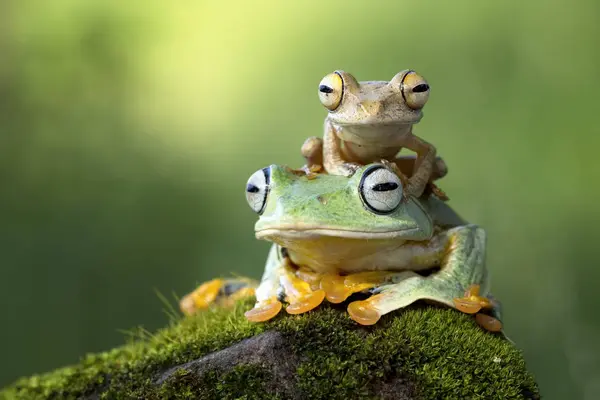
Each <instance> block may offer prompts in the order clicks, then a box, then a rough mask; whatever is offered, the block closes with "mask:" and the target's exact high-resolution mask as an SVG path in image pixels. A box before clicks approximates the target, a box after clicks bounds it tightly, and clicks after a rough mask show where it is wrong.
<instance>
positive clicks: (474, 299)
mask: <svg viewBox="0 0 600 400" xmlns="http://www.w3.org/2000/svg"><path fill="white" fill-rule="evenodd" d="M479 289H480V286H479V285H471V286H469V288H468V289H467V290H466V291H465V295H464V297H458V298H455V299H453V301H454V305H455V306H456V309H457V310H458V311H461V312H464V313H465V314H475V313H478V312H479V311H481V310H482V309H484V310H485V309H491V308H492V307H493V305H492V302H491V301H490V300H489V299H488V298H487V297H482V296H480V295H479Z"/></svg>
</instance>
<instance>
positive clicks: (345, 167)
mask: <svg viewBox="0 0 600 400" xmlns="http://www.w3.org/2000/svg"><path fill="white" fill-rule="evenodd" d="M360 167H362V165H360V164H357V163H351V162H346V163H343V164H339V165H337V166H336V167H335V170H334V175H343V176H345V177H348V178H349V177H351V176H352V175H354V173H355V172H356V171H357V170H358V169H359V168H360ZM330 173H331V172H330Z"/></svg>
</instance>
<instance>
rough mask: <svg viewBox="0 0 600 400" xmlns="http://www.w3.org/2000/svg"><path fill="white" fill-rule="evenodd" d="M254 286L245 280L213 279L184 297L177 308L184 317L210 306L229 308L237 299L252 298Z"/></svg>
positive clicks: (250, 281) (251, 282) (253, 283)
mask: <svg viewBox="0 0 600 400" xmlns="http://www.w3.org/2000/svg"><path fill="white" fill-rule="evenodd" d="M256 285H257V283H256V282H255V281H253V280H251V279H247V278H233V279H213V280H212V281H208V282H205V283H203V284H202V285H200V286H198V288H197V289H196V290H194V291H193V292H191V293H189V294H188V295H186V296H184V297H183V298H182V299H181V301H180V302H179V308H180V309H181V311H182V312H183V313H184V314H185V315H193V314H195V313H197V312H199V311H202V310H205V309H207V308H208V307H210V306H211V305H212V304H216V305H220V306H231V305H233V303H234V302H235V301H236V300H238V299H241V298H243V297H250V296H254V291H255V288H256Z"/></svg>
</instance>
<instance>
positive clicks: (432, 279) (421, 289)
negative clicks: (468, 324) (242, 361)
mask: <svg viewBox="0 0 600 400" xmlns="http://www.w3.org/2000/svg"><path fill="white" fill-rule="evenodd" d="M433 241H434V242H435V243H437V245H436V246H432V247H430V248H429V252H430V253H431V254H430V255H431V258H430V259H429V260H430V262H431V261H434V262H435V261H436V258H437V259H438V260H437V265H440V270H439V271H438V272H435V273H433V274H431V275H429V276H421V275H419V274H417V273H416V272H413V271H403V272H399V273H395V274H393V275H390V273H387V276H386V279H385V280H386V281H384V282H382V283H383V285H381V286H372V287H374V288H375V289H374V290H373V293H374V296H372V297H370V298H368V299H367V300H363V301H355V302H353V303H350V305H349V306H348V312H349V314H350V316H351V317H352V319H354V320H355V321H356V322H358V323H360V324H363V325H372V324H374V323H376V322H377V321H378V320H379V319H380V318H381V316H382V315H384V314H387V313H389V312H391V311H394V310H397V309H399V308H403V307H406V306H407V305H409V304H411V303H413V302H415V301H416V300H419V299H429V300H433V301H435V302H438V303H442V304H445V305H447V306H450V307H453V308H457V309H458V310H460V311H463V312H468V313H477V312H479V311H480V310H481V309H482V308H491V307H492V304H491V302H490V301H489V300H488V299H487V298H485V297H482V296H486V295H488V286H489V285H488V275H487V269H486V268H485V244H486V243H485V242H486V236H485V231H484V230H483V229H482V228H480V227H478V226H476V225H466V226H459V227H456V228H452V229H450V230H447V231H444V232H442V233H440V234H438V235H437V236H436V237H435V238H434V239H433ZM421 256H424V254H422V253H421ZM388 282H391V283H388ZM469 291H471V292H472V293H471V292H469ZM476 291H477V293H475V292H476ZM465 292H468V293H467V296H465ZM463 296H465V297H468V299H465V298H464V297H463ZM475 303H477V304H478V306H477V305H475ZM469 307H470V308H469ZM496 321H497V320H496ZM498 323H499V321H498ZM491 328H497V326H495V327H491ZM490 330H496V329H490ZM498 330H499V329H498Z"/></svg>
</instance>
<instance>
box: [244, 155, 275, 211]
mask: <svg viewBox="0 0 600 400" xmlns="http://www.w3.org/2000/svg"><path fill="white" fill-rule="evenodd" d="M270 181H271V170H270V169H269V168H268V167H267V168H263V169H260V170H258V171H256V172H255V173H253V174H252V176H250V179H248V183H246V200H247V201H248V204H249V205H250V208H251V209H252V210H254V212H255V213H257V214H261V213H262V212H263V210H264V209H265V204H267V196H268V194H269V184H270Z"/></svg>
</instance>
